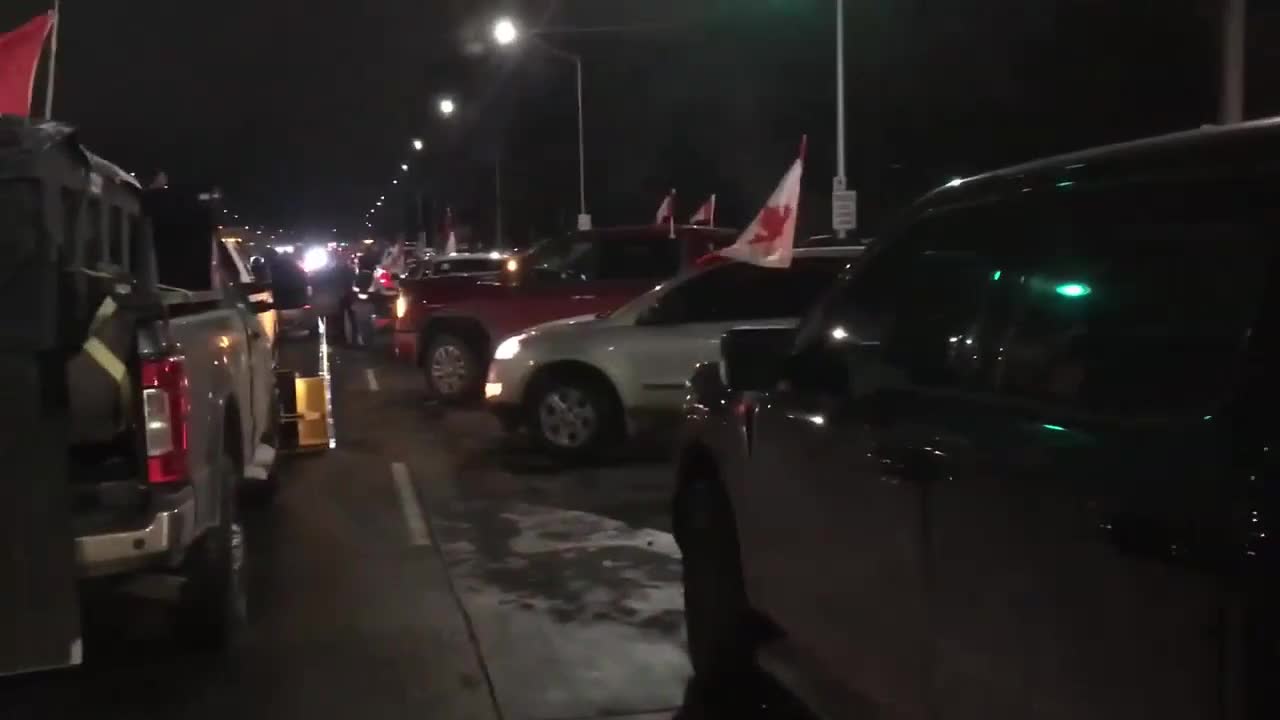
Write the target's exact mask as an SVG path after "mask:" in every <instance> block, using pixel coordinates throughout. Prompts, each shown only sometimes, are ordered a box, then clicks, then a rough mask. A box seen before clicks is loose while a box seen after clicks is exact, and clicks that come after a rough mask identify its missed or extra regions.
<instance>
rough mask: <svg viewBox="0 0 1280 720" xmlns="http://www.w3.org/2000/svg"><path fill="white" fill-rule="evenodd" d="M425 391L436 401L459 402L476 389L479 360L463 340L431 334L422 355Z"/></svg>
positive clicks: (477, 388)
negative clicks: (432, 335)
mask: <svg viewBox="0 0 1280 720" xmlns="http://www.w3.org/2000/svg"><path fill="white" fill-rule="evenodd" d="M422 367H423V372H424V373H425V374H426V379H427V392H428V394H430V395H431V396H432V397H434V398H436V399H437V400H442V401H444V402H449V403H453V402H460V401H462V400H467V399H470V398H471V397H472V396H474V395H475V394H476V393H477V392H478V390H479V388H480V380H481V378H480V372H481V371H480V361H479V358H478V357H477V356H476V353H475V351H474V350H473V349H472V348H471V346H470V345H468V344H467V342H466V341H465V340H463V339H462V338H460V337H458V336H456V335H448V334H441V335H436V336H435V337H433V338H432V339H431V341H430V343H428V345H427V352H426V354H425V355H424V356H423V358H422Z"/></svg>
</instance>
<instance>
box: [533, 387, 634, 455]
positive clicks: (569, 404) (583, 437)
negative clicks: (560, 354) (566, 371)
mask: <svg viewBox="0 0 1280 720" xmlns="http://www.w3.org/2000/svg"><path fill="white" fill-rule="evenodd" d="M526 397H527V400H526V407H525V412H526V413H527V414H528V421H527V425H528V427H529V430H530V433H531V434H532V435H533V439H534V440H535V441H536V442H537V443H538V445H539V447H541V448H542V449H543V450H545V451H547V452H549V453H551V454H552V455H555V456H556V457H559V458H560V459H562V460H570V461H575V460H585V459H588V458H591V457H593V456H595V455H597V454H599V452H600V451H601V450H603V449H604V447H605V445H606V444H607V443H608V441H609V440H610V439H611V438H612V437H614V436H615V430H616V428H617V423H618V412H617V407H616V403H615V402H614V399H613V397H612V395H611V394H610V393H609V390H608V388H606V387H603V386H602V383H601V382H599V381H596V380H593V379H591V378H585V377H573V376H552V377H549V378H546V379H545V380H542V381H541V382H538V383H537V384H536V385H534V387H533V388H532V389H531V392H529V393H528V395H527V396H526Z"/></svg>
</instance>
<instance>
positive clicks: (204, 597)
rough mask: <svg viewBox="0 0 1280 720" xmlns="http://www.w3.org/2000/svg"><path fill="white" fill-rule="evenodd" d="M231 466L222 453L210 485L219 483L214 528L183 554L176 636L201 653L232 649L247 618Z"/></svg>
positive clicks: (241, 535)
mask: <svg viewBox="0 0 1280 720" xmlns="http://www.w3.org/2000/svg"><path fill="white" fill-rule="evenodd" d="M235 467H236V465H235V461H234V460H232V459H231V455H230V453H228V452H226V451H223V456H222V458H221V461H220V462H219V466H218V468H217V471H216V477H215V478H214V480H215V481H216V482H218V483H220V486H219V495H220V507H221V509H222V512H221V513H220V515H219V519H218V524H217V525H215V526H214V527H212V528H210V529H209V530H208V531H206V532H205V534H204V536H203V537H201V538H200V539H199V540H198V541H197V542H196V544H195V546H193V547H192V548H191V550H190V551H189V552H188V555H187V560H186V567H185V568H184V573H183V574H184V576H185V582H184V583H183V586H182V590H181V592H180V593H179V596H178V607H177V617H176V631H177V635H178V639H179V640H180V641H181V642H182V643H183V644H186V645H190V646H192V647H195V648H198V649H203V650H223V649H226V648H228V647H230V646H232V645H233V644H234V643H235V641H236V638H237V637H238V636H239V635H240V633H241V631H242V630H243V628H244V626H245V624H246V621H247V617H248V613H247V594H246V591H245V584H246V583H245V579H246V573H245V545H244V529H243V526H242V525H241V524H240V516H239V512H238V507H237V505H238V503H237V502H236V489H237V483H236V470H235Z"/></svg>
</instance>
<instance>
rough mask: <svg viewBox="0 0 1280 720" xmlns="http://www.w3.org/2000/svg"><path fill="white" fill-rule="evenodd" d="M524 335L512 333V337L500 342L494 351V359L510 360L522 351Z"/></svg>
mask: <svg viewBox="0 0 1280 720" xmlns="http://www.w3.org/2000/svg"><path fill="white" fill-rule="evenodd" d="M524 337H525V336H524V335H523V334H521V335H512V336H511V337H509V338H507V339H506V340H503V341H502V342H500V343H498V349H497V350H494V351H493V359H494V360H510V359H511V358H513V357H515V356H516V353H518V352H520V341H521V340H523V339H524Z"/></svg>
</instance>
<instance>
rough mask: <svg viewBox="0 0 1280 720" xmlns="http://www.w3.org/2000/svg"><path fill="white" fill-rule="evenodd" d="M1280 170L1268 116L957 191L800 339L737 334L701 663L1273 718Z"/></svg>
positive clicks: (683, 505) (1118, 707)
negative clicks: (1279, 199)
mask: <svg viewBox="0 0 1280 720" xmlns="http://www.w3.org/2000/svg"><path fill="white" fill-rule="evenodd" d="M1277 157H1280V120H1271V121H1265V122H1258V123H1248V124H1242V125H1235V126H1228V127H1226V128H1208V129H1203V130H1197V131H1194V132H1190V133H1181V134H1176V135H1171V136H1167V137H1161V138H1156V139H1151V140H1145V141H1140V142H1134V143H1127V144H1123V145H1116V146H1111V147H1105V148H1100V149H1096V150H1091V151H1086V152H1081V153H1076V154H1072V155H1066V156H1062V157H1055V158H1051V159H1048V160H1044V161H1040V162H1036V163H1031V164H1027V165H1022V166H1018V167H1014V168H1010V169H1007V170H1001V171H998V172H993V173H990V174H987V175H982V176H979V177H975V178H970V179H964V180H957V181H953V182H951V183H949V184H948V185H947V186H946V187H944V188H940V189H939V190H937V191H935V192H934V193H932V194H930V195H928V196H926V197H925V198H924V199H923V200H922V201H920V202H919V203H917V205H916V206H915V207H914V208H913V209H912V210H911V211H910V213H909V215H908V216H907V217H906V218H904V221H903V222H902V223H901V224H900V225H899V226H897V228H896V229H895V230H892V231H890V232H888V233H886V234H884V235H883V236H882V237H881V238H880V239H879V240H878V241H877V244H876V246H875V247H873V248H872V249H870V250H869V251H868V253H867V255H866V257H865V258H863V259H862V260H861V261H859V263H857V264H856V265H855V266H854V269H853V270H852V272H851V273H850V274H849V275H848V276H847V277H845V278H843V279H842V281H841V282H840V283H839V284H838V285H837V286H836V287H835V288H834V289H833V290H832V292H831V293H830V294H829V295H828V296H827V297H826V298H825V299H824V300H823V301H822V303H820V305H819V307H818V308H817V309H816V310H815V311H814V312H813V313H811V314H810V315H809V316H808V317H807V318H806V319H805V320H804V321H803V323H802V324H801V327H800V329H799V330H798V332H796V333H791V332H788V331H785V330H777V329H762V330H733V331H731V332H729V333H728V334H727V335H726V336H725V338H724V339H723V340H722V343H721V351H722V362H721V363H720V365H719V366H718V367H717V366H715V365H706V366H702V367H700V368H699V369H698V371H697V372H696V373H695V375H694V377H693V379H692V380H691V390H690V399H689V401H688V403H687V405H686V409H685V417H686V424H685V429H684V440H683V442H682V443H681V445H680V449H679V454H678V462H677V471H676V483H675V484H676V492H675V498H674V503H673V508H674V523H673V526H674V530H675V536H676V539H677V541H678V542H679V545H680V549H681V553H682V557H683V563H684V590H685V606H686V619H687V623H688V636H689V653H690V656H691V659H692V663H693V667H694V671H695V673H696V674H697V675H698V676H700V677H701V678H702V679H703V680H704V681H705V682H707V683H708V684H711V685H716V684H721V685H724V686H726V687H730V688H734V687H737V686H736V685H735V684H734V683H735V682H736V681H738V680H741V678H742V677H743V672H744V671H746V670H748V669H749V667H750V666H751V665H752V664H753V661H755V660H758V662H759V665H760V666H761V667H763V668H764V669H765V670H768V671H770V672H771V673H773V674H774V675H776V676H777V677H778V678H780V679H781V680H782V681H783V682H784V684H786V685H787V686H788V687H790V688H791V689H793V690H795V691H796V692H797V693H798V694H800V695H801V696H802V697H803V698H804V699H805V700H806V701H807V702H809V704H810V705H812V706H813V707H814V709H815V710H817V711H818V714H820V715H821V716H823V717H830V718H844V717H850V718H851V717H868V716H877V717H883V716H892V717H902V718H937V717H943V718H950V717H955V718H979V717H982V718H987V717H990V718H996V717H998V718H1031V717H1041V718H1046V717H1055V718H1091V719H1094V720H1120V719H1121V718H1134V717H1147V718H1179V719H1182V720H1193V719H1194V720H1198V719H1201V718H1224V717H1231V718H1276V717H1280V691H1278V690H1277V686H1276V682H1275V678H1276V675H1275V672H1276V669H1277V667H1280V665H1278V661H1280V655H1278V654H1277V648H1278V647H1280V625H1277V623H1276V612H1277V611H1276V608H1277V600H1278V599H1280V595H1278V594H1277V587H1280V584H1278V582H1277V581H1280V554H1278V550H1280V546H1278V545H1277V542H1278V540H1277V538H1278V537H1280V535H1278V533H1280V527H1277V525H1276V523H1277V517H1278V513H1280V500H1278V498H1280V493H1278V492H1277V489H1278V487H1280V486H1278V485H1277V483H1280V474H1277V468H1278V467H1280V466H1278V465H1277V463H1276V458H1275V454H1276V438H1277V430H1280V426H1278V425H1277V421H1276V415H1275V403H1276V398H1277V396H1278V395H1277V390H1280V387H1278V378H1280V373H1278V372H1277V369H1278V368H1280V355H1278V354H1277V353H1278V352H1280V342H1278V341H1280V294H1277V290H1280V266H1278V265H1277V262H1278V258H1277V247H1278V246H1277V243H1276V238H1277V236H1280V213H1277V212H1276V209H1275V207H1276V206H1275V203H1274V202H1273V199H1274V198H1275V197H1276V194H1277V191H1280V164H1277V162H1276V160H1275V158H1277ZM869 705H873V706H878V711H877V710H876V709H875V708H871V707H868V706H869ZM854 708H858V712H856V713H855V712H854Z"/></svg>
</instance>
